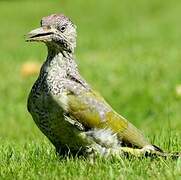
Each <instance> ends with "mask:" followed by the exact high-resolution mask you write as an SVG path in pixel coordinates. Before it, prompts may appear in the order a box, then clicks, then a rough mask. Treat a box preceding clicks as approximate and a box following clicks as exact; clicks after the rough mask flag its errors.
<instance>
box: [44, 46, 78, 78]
mask: <svg viewBox="0 0 181 180" xmlns="http://www.w3.org/2000/svg"><path fill="white" fill-rule="evenodd" d="M43 70H44V71H46V72H49V73H51V72H55V71H56V72H57V73H59V74H60V75H61V76H63V77H66V76H67V75H68V74H72V72H77V73H78V69H77V64H76V62H75V60H74V55H73V53H72V52H68V51H63V50H60V49H59V50H58V49H57V48H52V47H49V46H48V56H47V59H46V62H45V63H44V67H43Z"/></svg>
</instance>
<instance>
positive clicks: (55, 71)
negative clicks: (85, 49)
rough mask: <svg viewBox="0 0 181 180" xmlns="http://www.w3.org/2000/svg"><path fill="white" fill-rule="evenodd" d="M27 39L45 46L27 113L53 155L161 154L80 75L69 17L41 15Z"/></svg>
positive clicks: (73, 28)
mask: <svg viewBox="0 0 181 180" xmlns="http://www.w3.org/2000/svg"><path fill="white" fill-rule="evenodd" d="M27 41H31V42H32V41H36V42H43V43H45V45H46V46H47V48H48V56H47V58H46V61H45V62H44V63H43V65H42V67H41V70H40V74H39V77H38V79H37V80H36V82H35V84H34V85H33V87H32V90H31V92H30V94H29V98H28V110H29V112H30V113H31V115H32V117H33V119H34V121H35V123H36V124H37V126H38V127H39V129H40V130H41V131H42V132H43V133H44V134H45V135H46V136H47V137H48V139H49V140H50V141H51V142H52V143H53V145H54V146H55V148H56V151H57V152H58V153H60V154H68V153H71V154H73V155H76V154H83V155H86V156H88V155H92V154H95V155H96V154H99V155H101V156H108V155H118V156H121V155H123V154H125V153H130V154H134V155H141V154H145V152H154V153H158V154H163V153H162V150H161V149H160V148H158V147H156V146H154V145H152V144H151V143H150V142H149V141H148V140H147V138H145V137H144V135H143V134H142V133H141V132H140V131H139V130H138V129H137V128H136V127H135V126H134V125H133V124H131V123H130V122H129V121H127V120H126V119H125V118H124V117H122V116H121V115H120V114H118V113H117V112H115V111H114V110H113V108H112V107H111V106H110V105H109V104H108V103H107V102H106V101H105V100H104V98H103V97H102V96H101V95H100V94H98V93H97V92H95V91H94V90H93V89H92V88H91V86H90V85H89V84H88V83H87V82H86V81H85V80H84V79H83V78H82V77H81V75H80V74H79V71H78V68H77V64H76V61H75V56H74V49H75V47H76V26H75V25H74V24H73V23H72V21H71V20H70V19H69V18H68V17H66V16H64V15H63V14H53V15H50V16H47V17H43V18H42V20H41V27H40V28H37V29H35V30H32V31H31V32H29V33H28V35H27Z"/></svg>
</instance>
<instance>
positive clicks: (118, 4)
mask: <svg viewBox="0 0 181 180" xmlns="http://www.w3.org/2000/svg"><path fill="white" fill-rule="evenodd" d="M55 12H62V13H64V14H66V15H67V16H69V17H71V19H72V20H73V21H74V22H75V23H76V25H77V30H78V44H77V49H76V57H77V63H78V64H79V69H80V72H81V74H82V75H83V76H84V77H85V79H86V80H87V81H88V82H89V83H90V84H91V85H92V87H94V88H95V89H97V90H98V91H100V92H101V93H102V95H103V96H104V97H105V99H106V100H107V101H108V102H109V103H110V104H111V105H112V106H113V107H114V109H115V110H116V111H118V112H119V113H121V114H122V115H123V116H125V117H126V118H127V119H129V120H130V121H131V122H132V123H134V124H135V125H136V126H137V127H138V128H140V129H141V130H142V131H143V132H144V134H145V135H146V136H147V137H148V138H149V139H150V140H151V142H153V143H154V144H156V145H158V146H160V147H161V148H162V149H164V150H166V151H170V152H172V151H181V119H180V118H181V110H180V107H181V95H179V94H177V93H176V90H175V89H176V87H177V86H178V85H179V84H181V50H180V48H181V23H180V17H181V15H180V12H181V1H178V0H165V1H162V0H151V1H144V0H135V1H131V0H120V1H116V0H112V1H108V0H99V1H97V0H91V1H85V0H76V1H75V0H59V1H58V0H54V1H48V0H39V1H35V0H31V1H30V0H26V1H18V0H14V1H13V0H9V1H8V0H6V1H0V24H1V26H0V179H134V180H135V179H139V180H140V179H181V159H179V160H171V159H167V160H165V159H160V158H157V159H150V158H143V159H136V158H128V159H127V158H124V157H123V158H121V159H115V158H113V159H101V158H97V159H95V160H94V161H90V160H89V159H84V158H79V159H78V158H74V159H73V158H62V157H58V156H56V154H55V151H54V148H53V146H52V145H51V144H50V143H49V141H48V140H47V139H46V138H45V137H44V136H43V135H42V133H41V132H40V131H39V129H38V128H37V127H36V125H35V123H34V122H33V120H32V118H31V117H30V115H29V113H28V112H27V109H26V101H27V96H28V94H29V91H30V89H31V87H32V84H33V82H34V81H35V79H36V78H37V74H36V75H33V76H30V77H26V78H24V77H22V76H21V73H20V71H21V67H22V65H23V64H24V63H25V62H29V61H30V62H38V63H42V62H43V60H44V59H45V58H46V48H45V47H44V46H43V44H29V43H26V42H25V41H24V35H25V34H26V33H27V32H28V31H30V30H32V29H33V28H35V27H38V26H39V24H40V23H39V21H40V19H41V17H43V16H46V15H49V14H52V13H55Z"/></svg>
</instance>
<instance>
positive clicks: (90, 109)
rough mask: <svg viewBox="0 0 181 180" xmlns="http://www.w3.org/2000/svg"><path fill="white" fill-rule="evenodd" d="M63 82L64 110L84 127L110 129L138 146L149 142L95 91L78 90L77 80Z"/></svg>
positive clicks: (79, 88)
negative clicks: (65, 91)
mask: <svg viewBox="0 0 181 180" xmlns="http://www.w3.org/2000/svg"><path fill="white" fill-rule="evenodd" d="M65 84H66V85H67V86H66V89H67V93H66V101H67V102H66V103H67V105H66V109H65V111H66V112H67V113H68V114H69V116H70V117H72V118H73V119H74V120H76V121H78V122H79V123H81V124H82V125H83V126H84V127H85V128H105V129H111V130H112V132H113V133H115V134H117V136H118V138H119V139H120V140H123V141H124V142H127V143H131V144H133V145H136V146H138V147H144V146H146V145H149V144H150V143H149V142H148V141H147V139H146V138H145V137H144V136H143V134H142V133H141V132H140V131H139V130H138V129H137V128H136V127H135V126H133V125H132V124H131V123H130V122H129V121H127V120H126V119H125V118H124V117H122V116H121V115H119V114H118V113H116V112H115V111H114V110H113V109H112V108H111V106H110V105H109V104H108V103H107V102H106V101H105V100H104V98H103V97H102V96H100V95H99V94H98V93H97V92H95V91H93V90H91V89H89V90H88V91H80V90H81V88H82V86H81V85H80V84H79V83H77V82H71V85H70V82H66V83H65ZM77 92H78V93H77ZM60 104H61V103H60Z"/></svg>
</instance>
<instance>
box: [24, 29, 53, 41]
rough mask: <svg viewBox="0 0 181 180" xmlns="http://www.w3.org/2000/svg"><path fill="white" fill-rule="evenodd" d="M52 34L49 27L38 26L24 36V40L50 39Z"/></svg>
mask: <svg viewBox="0 0 181 180" xmlns="http://www.w3.org/2000/svg"><path fill="white" fill-rule="evenodd" d="M53 34H54V32H53V31H52V29H51V28H46V27H40V28H37V29H34V30H32V31H30V32H29V33H28V34H27V36H26V41H28V42H29V41H42V42H47V41H50V40H51V36H52V35H53Z"/></svg>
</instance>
